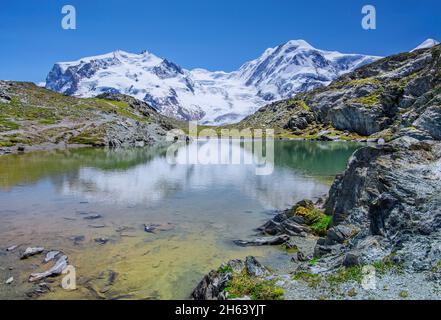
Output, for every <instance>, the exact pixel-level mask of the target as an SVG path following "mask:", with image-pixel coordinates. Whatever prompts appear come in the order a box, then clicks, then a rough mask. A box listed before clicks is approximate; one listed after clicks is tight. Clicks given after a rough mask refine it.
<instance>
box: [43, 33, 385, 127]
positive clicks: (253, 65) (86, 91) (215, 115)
mask: <svg viewBox="0 0 441 320" xmlns="http://www.w3.org/2000/svg"><path fill="white" fill-rule="evenodd" d="M376 59H377V57H371V56H363V55H348V54H341V53H338V52H328V51H321V50H318V49H315V48H313V47H312V46H311V45H309V44H308V43H306V42H305V41H302V40H298V41H289V42H287V43H285V44H283V45H280V46H277V47H275V48H270V49H267V50H266V51H265V52H264V54H263V55H262V56H261V57H259V58H258V59H256V60H253V61H250V62H248V63H245V64H244V65H243V66H242V67H241V68H240V69H239V70H237V71H234V72H231V73H226V72H211V71H208V70H204V69H195V70H185V69H183V68H181V67H180V66H178V65H176V64H174V63H173V62H170V61H168V60H166V59H162V58H159V57H157V56H155V55H153V54H152V53H149V52H143V53H141V54H132V53H127V52H123V51H115V52H112V53H109V54H105V55H101V56H95V57H88V58H83V59H80V60H78V61H73V62H64V63H57V64H55V65H54V67H53V68H52V70H51V71H50V73H49V74H48V76H47V79H46V88H47V89H50V90H53V91H57V92H61V93H64V94H67V95H74V96H79V97H93V96H96V95H98V94H101V93H108V92H111V93H122V94H126V95H130V96H133V97H135V98H137V99H140V100H143V101H145V102H147V103H149V104H150V105H152V106H153V107H154V108H156V109H157V110H158V111H159V112H161V113H162V114H164V115H167V116H170V117H174V118H177V119H182V120H201V123H202V124H224V123H234V122H237V121H239V120H241V119H243V118H244V117H245V116H247V115H249V114H252V113H253V112H254V111H256V110H257V109H258V108H259V107H261V106H263V105H265V104H267V103H268V102H269V101H274V100H276V99H281V98H287V97H291V96H293V95H295V94H296V93H298V92H303V91H306V90H309V89H312V88H317V87H320V86H324V85H327V84H329V83H330V82H331V81H332V80H333V79H335V78H336V77H338V76H340V75H342V74H344V73H346V72H349V71H351V70H354V69H355V68H357V67H359V66H361V65H364V64H366V63H369V62H372V61H374V60H376Z"/></svg>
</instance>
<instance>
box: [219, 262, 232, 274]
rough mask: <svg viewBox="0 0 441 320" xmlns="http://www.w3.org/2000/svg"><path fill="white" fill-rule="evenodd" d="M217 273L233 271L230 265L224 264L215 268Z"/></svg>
mask: <svg viewBox="0 0 441 320" xmlns="http://www.w3.org/2000/svg"><path fill="white" fill-rule="evenodd" d="M217 272H218V273H233V268H231V266H230V265H228V264H225V265H222V266H220V267H219V269H218V270H217Z"/></svg>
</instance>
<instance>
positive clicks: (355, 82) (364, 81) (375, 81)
mask: <svg viewBox="0 0 441 320" xmlns="http://www.w3.org/2000/svg"><path fill="white" fill-rule="evenodd" d="M367 84H377V85H380V84H381V81H380V80H378V79H374V78H364V79H355V80H351V81H350V82H349V83H348V85H350V86H352V87H358V86H363V85H367Z"/></svg>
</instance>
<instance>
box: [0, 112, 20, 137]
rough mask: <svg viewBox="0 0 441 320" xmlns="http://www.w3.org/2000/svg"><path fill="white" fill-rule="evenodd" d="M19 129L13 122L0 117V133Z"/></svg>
mask: <svg viewBox="0 0 441 320" xmlns="http://www.w3.org/2000/svg"><path fill="white" fill-rule="evenodd" d="M0 110H1V109H0ZM19 127H20V126H19V125H18V123H16V122H15V121H12V120H10V119H8V118H6V117H5V116H3V115H1V116H0V132H1V131H12V130H17V129H18V128H19Z"/></svg>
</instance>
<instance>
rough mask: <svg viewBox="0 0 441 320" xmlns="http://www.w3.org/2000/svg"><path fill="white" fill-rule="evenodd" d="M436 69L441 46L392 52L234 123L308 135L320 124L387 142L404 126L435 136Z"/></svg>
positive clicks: (440, 79)
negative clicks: (413, 50) (322, 85)
mask: <svg viewBox="0 0 441 320" xmlns="http://www.w3.org/2000/svg"><path fill="white" fill-rule="evenodd" d="M440 70H441V46H440V45H438V46H435V47H433V48H430V49H424V50H417V51H415V52H411V53H403V54H399V55H395V56H391V57H388V58H385V59H381V60H378V61H376V62H374V63H371V64H369V65H366V66H363V67H361V68H358V69H356V70H355V71H353V72H350V73H348V74H346V75H344V76H342V77H340V78H339V79H337V80H335V81H334V82H332V83H331V84H330V85H329V86H327V87H323V88H317V89H315V90H312V91H310V92H307V93H301V94H298V95H296V96H295V98H294V99H289V100H284V101H279V102H276V103H273V104H270V105H268V106H265V107H263V108H261V109H259V110H258V111H257V112H256V113H255V114H254V115H251V116H249V117H247V118H245V119H244V120H243V121H242V122H241V123H239V124H238V126H239V127H254V126H257V127H261V126H264V127H267V128H274V129H276V131H277V130H278V129H280V128H283V129H285V130H288V131H291V132H292V134H294V135H299V136H306V137H311V135H314V134H312V133H311V132H312V131H314V130H315V131H316V132H318V131H317V126H318V125H322V126H330V127H332V128H334V129H337V130H340V131H349V132H351V133H356V134H359V135H362V136H370V135H373V134H377V135H380V136H382V137H384V138H387V139H388V140H389V139H390V138H391V137H392V135H393V134H394V133H396V132H397V131H399V130H401V129H403V128H405V127H407V128H413V127H416V128H417V129H419V130H420V131H422V132H425V133H427V134H430V135H431V136H432V137H433V138H434V139H439V137H440V131H439V123H440V122H439V121H438V120H439V117H440V116H439V115H440V111H439V110H438V107H439V106H440V101H441V98H440V97H441V96H440V92H441V90H440V88H441V87H440V86H441V72H440ZM390 131H393V132H392V133H391V132H390ZM281 133H282V132H281ZM377 139H378V136H377Z"/></svg>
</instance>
